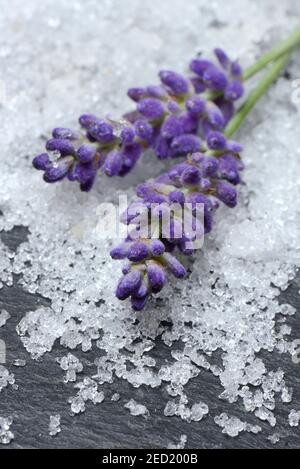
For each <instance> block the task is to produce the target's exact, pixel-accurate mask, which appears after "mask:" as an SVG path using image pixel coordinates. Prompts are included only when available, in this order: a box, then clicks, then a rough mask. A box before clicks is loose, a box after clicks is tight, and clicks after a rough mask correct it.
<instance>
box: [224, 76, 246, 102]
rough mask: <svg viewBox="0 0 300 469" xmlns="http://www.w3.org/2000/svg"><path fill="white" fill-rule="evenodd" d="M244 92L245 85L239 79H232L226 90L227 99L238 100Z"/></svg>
mask: <svg viewBox="0 0 300 469" xmlns="http://www.w3.org/2000/svg"><path fill="white" fill-rule="evenodd" d="M243 94H244V87H243V85H242V83H241V82H240V81H239V80H234V81H231V82H230V83H229V84H228V85H227V87H226V90H225V95H224V96H225V99H228V101H236V100H237V99H240V98H241V97H242V96H243Z"/></svg>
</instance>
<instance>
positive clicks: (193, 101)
mask: <svg viewBox="0 0 300 469" xmlns="http://www.w3.org/2000/svg"><path fill="white" fill-rule="evenodd" d="M185 106H186V109H187V110H188V112H189V113H190V114H192V115H193V116H201V114H203V113H204V112H205V101H204V100H203V99H201V98H199V97H198V96H194V97H193V98H190V99H188V100H187V101H186V103H185Z"/></svg>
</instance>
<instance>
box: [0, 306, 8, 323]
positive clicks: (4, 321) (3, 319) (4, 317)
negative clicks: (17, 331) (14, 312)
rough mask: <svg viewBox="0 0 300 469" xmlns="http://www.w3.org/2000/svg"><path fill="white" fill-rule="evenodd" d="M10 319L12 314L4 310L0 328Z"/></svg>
mask: <svg viewBox="0 0 300 469" xmlns="http://www.w3.org/2000/svg"><path fill="white" fill-rule="evenodd" d="M9 318H10V314H9V313H8V312H7V311H5V309H2V311H1V312H0V327H2V326H4V325H5V324H6V321H8V319H9Z"/></svg>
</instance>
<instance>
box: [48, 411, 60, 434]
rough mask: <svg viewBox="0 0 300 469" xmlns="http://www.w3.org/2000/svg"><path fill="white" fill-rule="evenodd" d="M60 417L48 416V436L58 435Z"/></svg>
mask: <svg viewBox="0 0 300 469" xmlns="http://www.w3.org/2000/svg"><path fill="white" fill-rule="evenodd" d="M60 431H61V429H60V415H59V414H56V415H50V422H49V435H51V436H55V435H57V434H58V433H60Z"/></svg>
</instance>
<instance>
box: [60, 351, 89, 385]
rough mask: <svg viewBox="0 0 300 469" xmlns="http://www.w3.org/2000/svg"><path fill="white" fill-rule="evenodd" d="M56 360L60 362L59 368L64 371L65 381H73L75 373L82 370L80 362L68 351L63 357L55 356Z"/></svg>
mask: <svg viewBox="0 0 300 469" xmlns="http://www.w3.org/2000/svg"><path fill="white" fill-rule="evenodd" d="M57 362H58V363H59V364H60V367H61V369H62V370H64V371H66V374H65V376H64V382H65V383H68V382H69V381H71V382H75V381H76V374H77V373H81V372H82V370H83V365H82V363H80V361H79V360H78V358H77V357H75V356H74V355H72V354H71V353H68V355H67V356H65V357H63V358H57Z"/></svg>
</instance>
